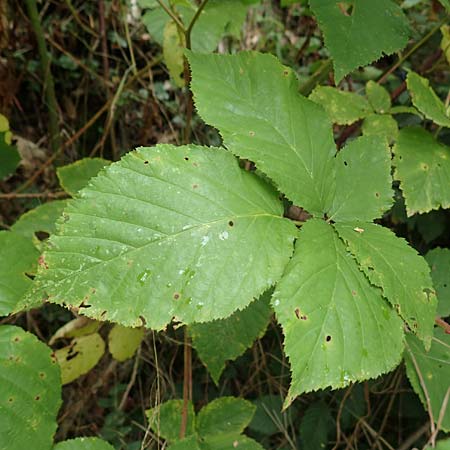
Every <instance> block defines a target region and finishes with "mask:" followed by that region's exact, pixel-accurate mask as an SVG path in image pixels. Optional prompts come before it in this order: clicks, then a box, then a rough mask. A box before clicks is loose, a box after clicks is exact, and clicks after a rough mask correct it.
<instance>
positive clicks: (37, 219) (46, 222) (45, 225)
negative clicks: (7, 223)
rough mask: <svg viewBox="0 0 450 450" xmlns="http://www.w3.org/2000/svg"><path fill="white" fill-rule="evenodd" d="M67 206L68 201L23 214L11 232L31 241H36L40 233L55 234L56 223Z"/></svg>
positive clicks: (50, 203)
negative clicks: (37, 234)
mask: <svg viewBox="0 0 450 450" xmlns="http://www.w3.org/2000/svg"><path fill="white" fill-rule="evenodd" d="M66 206H67V200H55V201H52V202H48V203H44V204H43V205H40V206H38V207H37V208H34V209H31V210H30V211H27V212H26V213H25V214H22V215H21V216H20V217H19V219H18V220H17V222H15V223H14V225H13V226H12V227H11V231H14V232H16V233H18V234H21V235H23V236H26V237H27V238H29V239H35V238H36V236H35V234H36V233H38V232H44V233H48V234H53V233H54V232H55V231H56V221H57V220H58V218H59V217H60V216H61V214H62V212H63V210H64V208H65V207H66Z"/></svg>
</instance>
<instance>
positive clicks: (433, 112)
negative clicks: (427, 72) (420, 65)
mask: <svg viewBox="0 0 450 450" xmlns="http://www.w3.org/2000/svg"><path fill="white" fill-rule="evenodd" d="M406 83H407V85H408V90H409V91H410V93H411V97H412V102H413V104H414V106H415V107H416V108H417V109H418V110H419V111H420V112H421V113H422V114H423V115H424V116H425V117H426V118H427V119H430V120H432V121H433V122H434V123H437V124H438V125H441V126H443V127H449V128H450V117H449V115H448V113H447V111H446V108H445V105H444V103H443V102H442V101H441V99H440V98H439V97H438V96H437V95H436V93H435V92H434V91H433V89H432V87H431V86H430V82H429V81H428V80H427V79H426V78H423V77H421V76H419V75H417V74H416V73H414V72H409V74H408V78H407V79H406Z"/></svg>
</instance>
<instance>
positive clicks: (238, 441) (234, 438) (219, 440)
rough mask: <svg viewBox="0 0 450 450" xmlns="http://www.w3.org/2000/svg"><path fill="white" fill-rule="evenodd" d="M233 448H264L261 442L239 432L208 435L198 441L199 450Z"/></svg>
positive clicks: (249, 449) (225, 449) (226, 449)
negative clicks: (201, 440)
mask: <svg viewBox="0 0 450 450" xmlns="http://www.w3.org/2000/svg"><path fill="white" fill-rule="evenodd" d="M234 448H237V449H239V450H264V447H262V446H261V444H259V443H258V442H256V441H254V440H253V439H250V438H249V437H247V436H243V435H241V434H235V435H232V434H231V435H228V434H219V435H217V436H208V437H207V438H205V440H204V441H203V442H201V443H200V449H201V450H230V449H234Z"/></svg>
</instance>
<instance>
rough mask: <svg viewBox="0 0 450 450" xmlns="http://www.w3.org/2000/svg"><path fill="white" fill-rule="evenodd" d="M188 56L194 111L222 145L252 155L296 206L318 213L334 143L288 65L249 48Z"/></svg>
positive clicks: (327, 198) (327, 193)
mask: <svg viewBox="0 0 450 450" xmlns="http://www.w3.org/2000/svg"><path fill="white" fill-rule="evenodd" d="M188 59H189V62H190V65H191V69H192V90H193V92H194V99H195V104H196V107H197V110H198V112H199V113H200V115H201V116H202V118H203V119H204V120H205V121H206V122H207V123H209V124H210V125H213V126H215V127H216V128H218V130H219V131H220V134H221V135H222V137H223V140H224V144H225V146H226V147H227V148H229V149H230V150H231V151H232V152H233V153H234V154H236V155H238V156H239V157H241V158H247V159H250V160H251V161H253V162H255V163H256V165H257V167H258V169H260V170H261V171H263V172H264V173H265V174H266V175H268V176H269V178H271V179H272V180H273V181H274V183H275V184H276V185H277V186H278V187H279V189H280V191H281V192H283V193H284V194H286V196H287V197H288V198H289V199H290V200H292V201H293V202H294V203H295V204H296V205H299V206H302V207H303V208H305V209H306V210H307V211H308V212H310V213H311V214H317V215H322V214H323V213H324V212H325V211H326V209H327V208H329V206H330V203H331V198H332V194H333V189H334V185H333V170H334V161H333V157H334V154H335V153H336V146H335V143H334V141H333V135H332V132H331V123H330V120H329V119H328V117H327V114H326V113H325V111H324V110H323V109H322V108H321V107H320V106H319V105H317V104H315V103H314V102H312V101H310V100H308V99H306V98H305V97H303V96H301V95H300V94H299V93H298V82H297V78H296V76H295V74H294V73H293V72H292V70H291V69H289V68H287V67H285V66H283V65H281V64H280V62H279V61H278V60H277V59H276V58H274V57H273V56H271V55H263V54H259V53H255V52H243V53H239V54H237V55H200V54H194V53H189V54H188ZM211 99H214V100H213V101H212V100H211Z"/></svg>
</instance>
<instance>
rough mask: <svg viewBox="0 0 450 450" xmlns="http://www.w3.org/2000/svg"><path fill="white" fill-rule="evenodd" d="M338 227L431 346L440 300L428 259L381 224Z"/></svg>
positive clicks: (365, 267) (387, 295) (374, 281)
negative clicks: (435, 289)
mask: <svg viewBox="0 0 450 450" xmlns="http://www.w3.org/2000/svg"><path fill="white" fill-rule="evenodd" d="M335 228H336V230H337V232H338V234H339V236H340V237H341V238H342V239H343V240H344V241H345V243H346V244H347V245H348V248H349V250H350V252H351V253H352V254H353V255H354V257H355V258H356V260H357V262H358V264H359V266H360V268H361V270H362V271H363V272H364V273H365V274H366V275H367V277H368V279H369V281H370V282H371V283H372V284H374V285H375V286H378V287H380V288H381V289H382V290H383V295H384V297H385V298H386V299H387V300H388V301H389V302H390V303H391V304H392V306H394V308H395V309H396V311H397V312H398V314H399V315H400V316H401V317H402V319H403V320H404V321H405V322H406V323H407V324H408V326H409V327H410V328H411V330H412V331H413V332H414V333H415V334H417V336H418V337H419V338H420V339H422V340H423V341H424V342H425V345H426V346H428V347H429V345H430V343H431V337H432V336H433V326H434V317H435V314H436V305H437V301H436V296H435V293H434V290H433V283H432V281H431V277H430V268H429V267H428V264H427V262H426V261H425V259H424V258H422V257H421V256H420V255H418V253H417V252H416V250H414V249H413V248H412V247H410V246H409V245H408V244H407V242H406V241H405V240H403V239H400V238H398V237H397V236H395V234H394V233H392V232H391V231H390V230H389V229H387V228H383V227H381V226H379V225H375V224H373V223H366V224H361V223H359V222H353V223H350V224H336V225H335ZM355 230H360V232H357V231H355Z"/></svg>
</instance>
